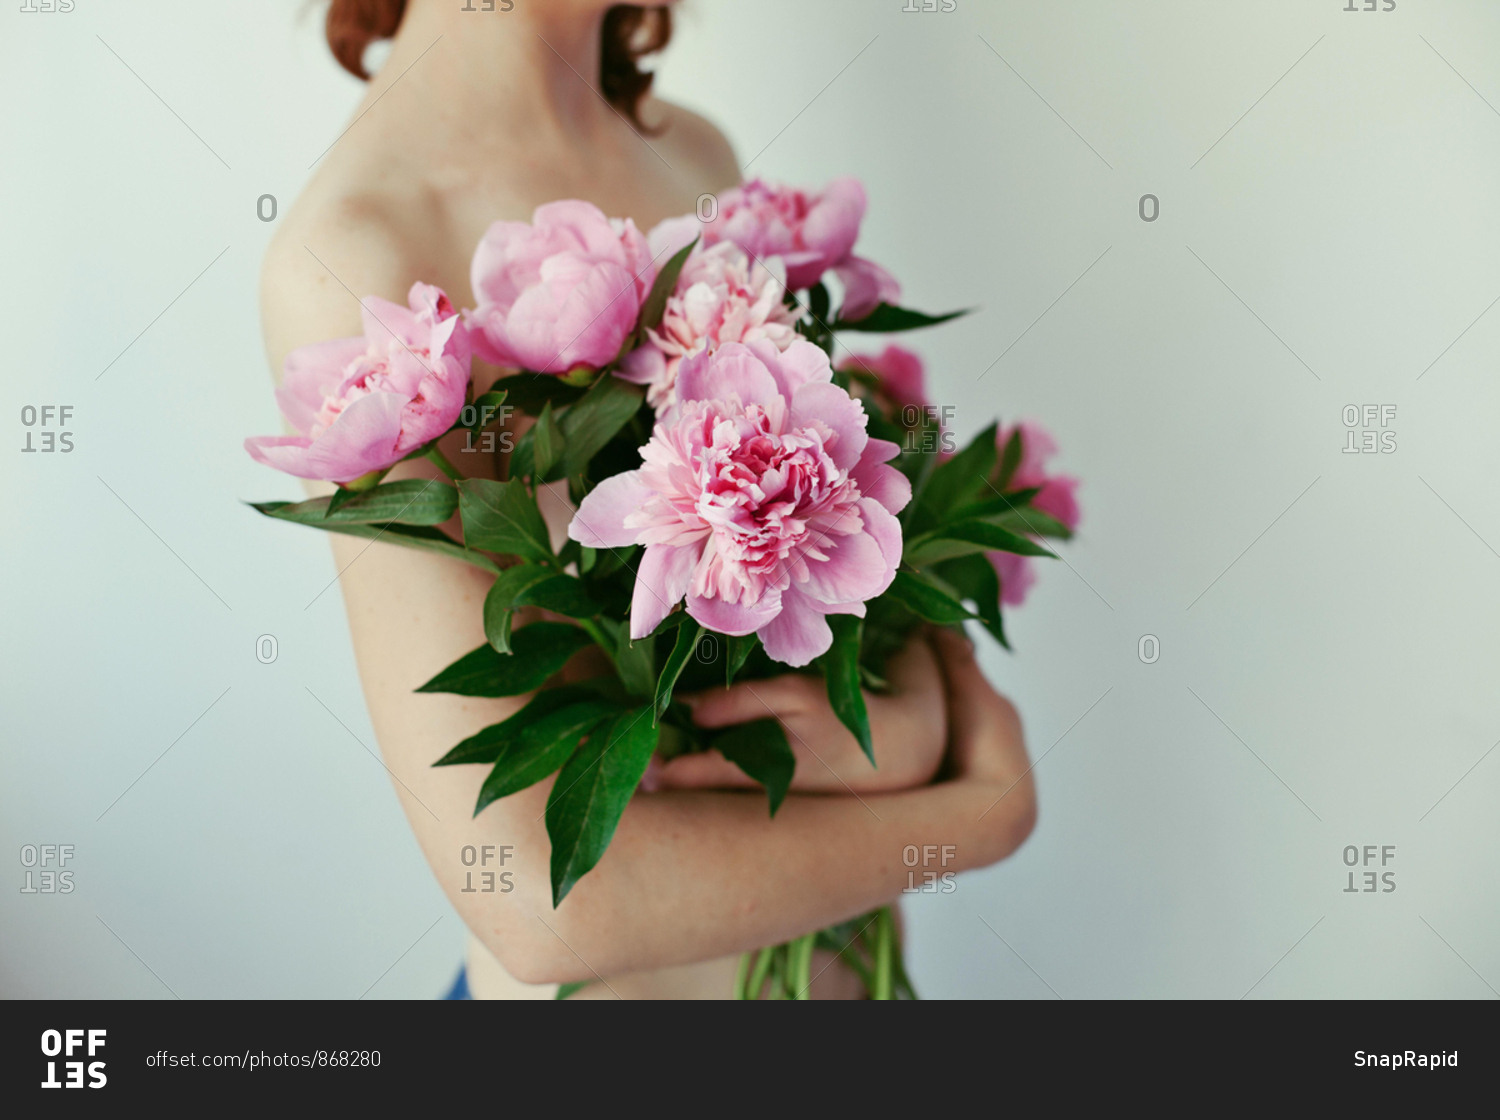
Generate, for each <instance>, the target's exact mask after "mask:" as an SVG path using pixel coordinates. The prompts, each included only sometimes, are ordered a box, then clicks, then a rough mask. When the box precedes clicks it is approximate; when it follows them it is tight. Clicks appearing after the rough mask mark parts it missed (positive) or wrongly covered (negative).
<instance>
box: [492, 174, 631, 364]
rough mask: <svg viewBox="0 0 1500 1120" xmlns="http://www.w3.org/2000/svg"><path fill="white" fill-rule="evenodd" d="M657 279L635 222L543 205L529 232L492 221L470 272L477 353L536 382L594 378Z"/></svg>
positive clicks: (580, 205)
mask: <svg viewBox="0 0 1500 1120" xmlns="http://www.w3.org/2000/svg"><path fill="white" fill-rule="evenodd" d="M655 279H656V268H655V266H654V265H653V263H652V257H651V251H650V249H649V248H647V246H646V239H645V238H644V237H643V236H642V235H641V233H640V231H639V230H637V229H636V228H635V225H634V223H632V222H631V221H630V220H629V219H628V218H627V219H626V220H624V221H623V222H622V221H618V220H613V221H612V220H611V219H609V218H606V217H605V216H604V214H603V213H602V212H601V211H600V210H599V208H598V207H596V206H593V205H591V204H590V203H587V202H578V201H576V200H575V201H564V202H549V203H547V204H546V205H545V206H538V207H537V208H536V212H535V213H533V214H532V216H531V223H530V224H529V225H528V224H527V223H526V222H496V223H495V224H494V225H492V226H490V228H489V230H488V231H487V232H486V233H485V235H484V238H483V239H482V240H481V241H480V242H479V248H478V249H476V250H475V251H474V261H473V264H472V265H471V266H470V280H471V282H472V284H473V288H474V296H475V298H476V299H477V300H478V301H479V306H478V307H476V308H475V309H474V310H473V311H471V312H469V313H468V318H469V323H470V326H472V327H473V328H474V352H475V353H476V354H477V355H478V356H479V357H480V358H482V359H483V360H485V361H487V362H491V363H493V364H495V365H501V366H515V367H519V368H521V369H529V370H534V371H536V372H538V373H567V372H568V371H570V370H574V369H598V368H599V367H600V366H603V365H607V364H608V363H609V362H611V361H613V360H614V358H615V356H616V355H617V354H618V353H619V352H620V346H621V345H622V344H623V343H624V341H625V339H626V337H627V336H628V335H629V334H630V332H631V331H632V330H634V329H635V323H636V319H638V318H639V317H640V310H641V304H642V303H643V302H644V301H645V299H646V296H647V295H648V294H649V293H650V291H651V283H652V281H653V280H655Z"/></svg>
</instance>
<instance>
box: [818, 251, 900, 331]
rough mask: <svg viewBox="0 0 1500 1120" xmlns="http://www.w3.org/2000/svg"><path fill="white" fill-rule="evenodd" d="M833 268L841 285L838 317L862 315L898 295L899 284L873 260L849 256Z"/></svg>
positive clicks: (852, 318)
mask: <svg viewBox="0 0 1500 1120" xmlns="http://www.w3.org/2000/svg"><path fill="white" fill-rule="evenodd" d="M833 271H834V274H835V275H837V276H838V278H839V282H840V283H841V284H843V285H844V303H843V306H841V307H840V308H839V318H841V319H849V320H854V321H857V320H860V319H863V318H864V317H865V316H866V315H868V314H870V312H872V311H874V310H875V308H876V307H878V306H879V305H880V304H882V303H895V302H896V301H897V300H899V299H900V298H901V285H900V284H898V283H897V282H896V278H895V277H894V276H892V275H891V274H890V273H889V272H887V271H886V270H885V269H883V268H881V267H880V266H879V265H878V264H876V263H875V262H874V261H867V260H865V259H864V258H863V257H850V258H849V259H848V260H846V261H845V262H844V263H843V264H840V265H839V266H838V267H836V268H835V269H834V270H833Z"/></svg>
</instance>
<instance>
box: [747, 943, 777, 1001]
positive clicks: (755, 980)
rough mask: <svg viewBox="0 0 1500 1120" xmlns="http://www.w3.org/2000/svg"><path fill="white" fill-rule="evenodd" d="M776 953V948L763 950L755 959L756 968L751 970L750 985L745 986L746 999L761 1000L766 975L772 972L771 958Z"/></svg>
mask: <svg viewBox="0 0 1500 1120" xmlns="http://www.w3.org/2000/svg"><path fill="white" fill-rule="evenodd" d="M775 953H776V950H775V949H774V948H772V949H762V950H761V951H760V953H759V954H757V956H756V958H755V967H754V968H752V969H751V970H750V983H749V984H747V985H746V986H745V998H746V999H760V990H761V988H762V987H763V986H764V985H765V982H766V974H767V973H768V972H770V971H771V958H772V956H774V955H775Z"/></svg>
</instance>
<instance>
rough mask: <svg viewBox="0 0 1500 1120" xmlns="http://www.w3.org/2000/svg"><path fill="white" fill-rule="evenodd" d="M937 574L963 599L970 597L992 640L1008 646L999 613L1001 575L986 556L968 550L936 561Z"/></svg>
mask: <svg viewBox="0 0 1500 1120" xmlns="http://www.w3.org/2000/svg"><path fill="white" fill-rule="evenodd" d="M937 574H938V575H939V576H941V577H942V578H943V579H944V580H945V581H947V582H948V583H950V584H952V586H953V589H954V590H955V591H957V592H958V593H959V594H960V595H962V596H963V597H964V598H965V599H972V600H973V602H974V613H975V614H977V615H979V621H980V623H981V624H982V625H983V626H984V628H985V629H986V630H988V631H989V632H990V635H991V636H992V637H993V638H994V639H995V641H997V642H999V643H1000V644H1001V645H1002V646H1004V647H1005V648H1006V649H1010V642H1008V641H1006V639H1005V623H1004V622H1003V620H1002V619H1001V617H1000V576H999V575H998V574H997V573H996V572H995V565H993V564H991V563H990V561H989V557H987V556H981V555H980V554H978V553H971V554H970V555H968V556H959V557H956V558H954V559H952V560H945V561H943V563H941V564H939V565H938V568H937Z"/></svg>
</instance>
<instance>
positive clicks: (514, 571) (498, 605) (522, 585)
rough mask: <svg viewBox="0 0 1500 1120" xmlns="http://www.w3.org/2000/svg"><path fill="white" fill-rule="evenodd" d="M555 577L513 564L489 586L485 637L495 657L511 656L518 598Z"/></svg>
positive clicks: (532, 566)
mask: <svg viewBox="0 0 1500 1120" xmlns="http://www.w3.org/2000/svg"><path fill="white" fill-rule="evenodd" d="M554 574H555V573H554V572H553V571H552V569H551V568H544V567H542V566H541V565H540V564H516V565H514V566H513V567H509V568H506V569H505V570H504V571H503V572H501V573H500V575H499V576H498V577H497V578H496V579H495V582H494V583H492V584H490V590H489V594H487V595H486V596H485V597H484V636H485V637H486V638H488V639H489V641H490V645H492V646H494V647H495V652H496V653H509V652H510V623H511V615H512V614H513V613H514V612H515V609H516V607H518V606H520V603H519V602H517V597H518V596H520V595H521V594H522V593H523V592H525V590H526V589H527V588H528V587H530V586H531V585H532V584H535V583H540V582H541V581H542V580H545V579H550V578H551V577H552V576H553V575H554Z"/></svg>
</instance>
